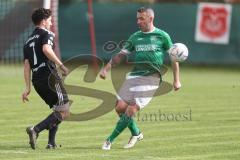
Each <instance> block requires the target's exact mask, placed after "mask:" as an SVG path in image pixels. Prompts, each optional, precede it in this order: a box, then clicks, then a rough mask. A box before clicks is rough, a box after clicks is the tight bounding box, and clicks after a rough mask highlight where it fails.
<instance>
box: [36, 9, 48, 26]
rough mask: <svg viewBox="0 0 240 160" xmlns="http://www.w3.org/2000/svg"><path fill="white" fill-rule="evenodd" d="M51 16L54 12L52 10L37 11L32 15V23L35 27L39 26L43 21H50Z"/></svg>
mask: <svg viewBox="0 0 240 160" xmlns="http://www.w3.org/2000/svg"><path fill="white" fill-rule="evenodd" d="M51 15H52V11H51V10H50V9H45V8H39V9H36V10H35V11H34V12H33V14H32V22H33V23H34V24H35V25H39V24H40V22H41V21H42V20H44V19H48V18H49V17H50V16H51Z"/></svg>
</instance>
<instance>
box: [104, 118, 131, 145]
mask: <svg viewBox="0 0 240 160" xmlns="http://www.w3.org/2000/svg"><path fill="white" fill-rule="evenodd" d="M132 120H133V119H132V118H131V117H128V116H127V115H126V114H122V115H121V116H120V119H119V121H118V122H117V125H116V128H115V129H114V130H113V132H112V134H111V135H110V136H109V137H108V138H107V141H110V142H113V140H114V139H115V138H116V137H117V136H118V135H119V134H120V133H121V132H122V131H123V130H124V129H125V128H126V127H127V126H128V124H129V123H131V121H132Z"/></svg>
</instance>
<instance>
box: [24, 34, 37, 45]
mask: <svg viewBox="0 0 240 160" xmlns="http://www.w3.org/2000/svg"><path fill="white" fill-rule="evenodd" d="M39 37H40V35H38V34H36V35H34V36H32V37H29V38H28V40H27V41H26V44H27V43H28V42H29V41H31V40H33V39H35V38H39Z"/></svg>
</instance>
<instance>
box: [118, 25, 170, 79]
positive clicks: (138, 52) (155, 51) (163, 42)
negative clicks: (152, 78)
mask: <svg viewBox="0 0 240 160" xmlns="http://www.w3.org/2000/svg"><path fill="white" fill-rule="evenodd" d="M171 46H172V40H171V38H170V36H169V35H168V34H167V33H166V32H164V31H162V30H160V29H158V28H155V29H154V30H153V31H152V32H142V31H138V32H136V33H134V34H132V35H131V36H130V38H129V39H128V43H127V44H126V45H125V47H124V48H123V49H122V51H123V52H124V53H127V54H128V53H133V52H134V53H135V58H134V68H133V70H132V71H131V73H130V75H132V76H139V75H141V76H146V75H150V74H153V73H157V72H159V71H160V67H161V65H163V60H164V54H165V53H166V51H167V50H168V49H169V48H170V47H171Z"/></svg>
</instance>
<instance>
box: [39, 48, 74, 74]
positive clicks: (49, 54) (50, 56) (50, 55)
mask: <svg viewBox="0 0 240 160" xmlns="http://www.w3.org/2000/svg"><path fill="white" fill-rule="evenodd" d="M43 53H44V54H45V55H46V56H47V58H48V59H50V60H51V61H53V62H54V63H55V64H56V65H57V66H59V68H60V69H61V71H62V72H63V75H64V76H66V75H67V74H68V73H69V71H68V69H67V68H66V67H65V66H64V65H63V63H62V62H61V61H60V60H59V59H58V57H57V56H56V54H55V53H54V51H53V49H52V46H51V45H49V44H44V45H43Z"/></svg>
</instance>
